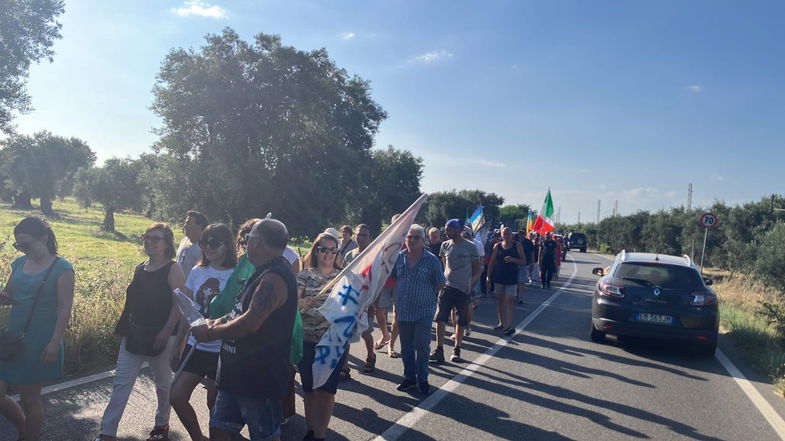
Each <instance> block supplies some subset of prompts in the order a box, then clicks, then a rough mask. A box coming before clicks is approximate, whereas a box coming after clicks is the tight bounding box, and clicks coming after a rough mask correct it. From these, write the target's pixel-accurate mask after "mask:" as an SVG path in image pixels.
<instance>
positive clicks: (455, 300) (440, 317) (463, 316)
mask: <svg viewBox="0 0 785 441" xmlns="http://www.w3.org/2000/svg"><path fill="white" fill-rule="evenodd" d="M453 307H455V309H457V310H458V324H459V325H461V326H466V325H467V324H468V323H469V317H468V314H469V295H468V294H466V293H464V292H463V291H461V290H459V289H455V288H453V287H451V286H448V287H446V288H444V289H443V290H441V292H439V300H438V302H437V305H436V317H434V318H433V320H434V321H436V322H446V321H448V320H449V319H450V311H451V310H452V308H453Z"/></svg>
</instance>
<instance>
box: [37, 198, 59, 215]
mask: <svg viewBox="0 0 785 441" xmlns="http://www.w3.org/2000/svg"><path fill="white" fill-rule="evenodd" d="M41 212H42V213H44V216H46V217H57V216H56V215H55V211H54V210H53V209H52V201H51V200H50V199H49V198H46V197H44V198H41Z"/></svg>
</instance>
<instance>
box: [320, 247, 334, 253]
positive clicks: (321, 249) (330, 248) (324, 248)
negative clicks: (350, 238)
mask: <svg viewBox="0 0 785 441" xmlns="http://www.w3.org/2000/svg"><path fill="white" fill-rule="evenodd" d="M316 250H317V251H319V252H320V253H322V254H327V253H329V254H338V248H335V247H329V248H328V247H319V248H317V249H316Z"/></svg>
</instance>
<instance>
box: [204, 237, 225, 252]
mask: <svg viewBox="0 0 785 441" xmlns="http://www.w3.org/2000/svg"><path fill="white" fill-rule="evenodd" d="M223 243H224V242H223V241H222V240H218V239H210V240H207V241H204V240H201V241H199V245H201V246H202V247H204V248H209V249H211V250H217V249H218V248H221V245H223Z"/></svg>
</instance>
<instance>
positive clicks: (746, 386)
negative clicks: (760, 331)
mask: <svg viewBox="0 0 785 441" xmlns="http://www.w3.org/2000/svg"><path fill="white" fill-rule="evenodd" d="M715 356H716V357H717V360H719V362H720V363H721V364H722V367H724V368H725V370H726V371H728V373H729V374H730V376H731V377H733V379H734V380H736V383H737V384H738V385H739V387H740V388H741V390H742V391H743V392H744V393H745V394H746V395H747V398H749V399H750V401H752V404H754V405H755V407H757V408H758V411H759V412H760V413H761V415H763V417H764V418H766V421H768V422H769V424H771V427H772V428H773V429H774V431H775V432H777V435H779V437H780V439H781V440H785V421H783V420H782V417H780V415H779V414H778V413H777V411H776V410H774V408H773V407H771V404H769V402H768V401H766V399H765V398H763V395H761V394H760V392H758V389H755V386H753V385H752V383H750V381H749V380H747V377H745V376H744V374H742V373H741V371H740V370H738V369H737V368H736V366H734V365H733V363H732V362H731V361H730V360H729V359H728V357H726V356H725V354H723V353H722V351H720V350H719V349H717V352H716V354H715Z"/></svg>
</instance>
